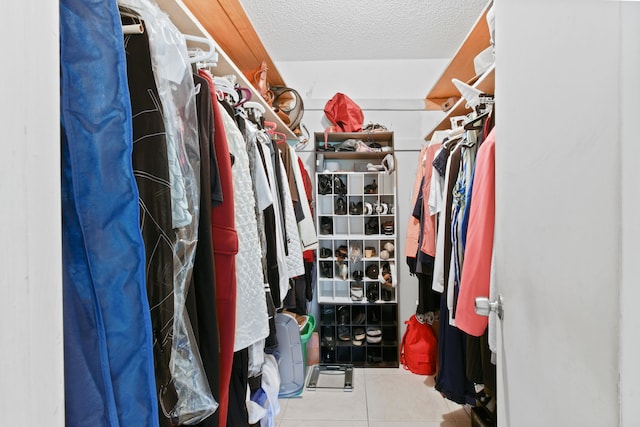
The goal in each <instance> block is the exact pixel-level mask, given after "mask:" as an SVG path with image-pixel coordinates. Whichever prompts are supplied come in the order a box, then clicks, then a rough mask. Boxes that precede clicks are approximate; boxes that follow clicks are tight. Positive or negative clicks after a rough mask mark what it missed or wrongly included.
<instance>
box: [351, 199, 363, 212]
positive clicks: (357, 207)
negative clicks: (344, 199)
mask: <svg viewBox="0 0 640 427" xmlns="http://www.w3.org/2000/svg"><path fill="white" fill-rule="evenodd" d="M349 214H350V215H362V202H358V203H356V202H351V203H350V204H349Z"/></svg>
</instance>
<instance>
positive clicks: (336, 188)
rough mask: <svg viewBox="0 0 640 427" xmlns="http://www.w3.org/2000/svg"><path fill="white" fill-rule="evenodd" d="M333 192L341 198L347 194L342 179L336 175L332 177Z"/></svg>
mask: <svg viewBox="0 0 640 427" xmlns="http://www.w3.org/2000/svg"><path fill="white" fill-rule="evenodd" d="M333 192H334V193H335V194H340V195H342V196H344V195H345V194H347V186H346V185H345V184H344V182H343V181H342V178H340V177H339V176H337V175H336V176H334V177H333Z"/></svg>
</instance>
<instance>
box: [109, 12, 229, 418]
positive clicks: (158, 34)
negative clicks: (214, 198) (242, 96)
mask: <svg viewBox="0 0 640 427" xmlns="http://www.w3.org/2000/svg"><path fill="white" fill-rule="evenodd" d="M119 4H120V5H121V6H125V7H128V8H131V9H132V10H134V11H135V12H136V13H138V14H139V15H140V17H141V18H142V19H143V21H144V22H145V28H146V30H147V33H148V36H149V47H150V53H151V65H152V68H153V73H154V76H155V80H156V85H157V87H158V94H159V96H160V100H161V101H162V107H163V111H164V116H163V117H164V122H165V129H166V134H167V152H168V156H169V158H170V159H173V161H172V160H169V169H170V179H171V197H172V207H173V209H172V214H173V226H174V231H175V233H176V236H175V237H176V243H175V246H174V291H175V293H174V312H175V316H174V324H173V342H172V351H171V365H170V368H171V374H172V376H173V383H174V385H175V389H176V392H177V394H178V402H177V404H176V405H175V406H174V407H165V406H164V405H163V400H162V396H160V401H159V403H160V405H161V406H162V410H163V412H164V414H165V415H166V416H167V417H169V418H170V419H171V420H172V422H173V423H174V424H196V423H198V422H200V421H202V420H203V419H205V418H207V417H208V416H209V415H211V414H213V413H214V412H215V410H216V409H217V407H218V404H217V402H216V401H215V399H214V398H213V396H212V394H211V390H210V389H209V385H208V382H207V379H206V377H205V373H204V368H203V366H202V361H201V359H200V355H199V351H198V348H197V346H196V340H195V337H194V336H193V332H192V330H191V324H190V322H189V319H188V316H187V313H186V310H185V300H186V295H187V288H188V284H189V282H190V281H191V275H192V270H193V262H194V257H195V249H196V243H197V227H198V211H199V206H198V205H199V194H200V193H199V174H200V172H199V171H200V146H199V140H198V123H197V114H196V104H195V90H194V84H193V77H192V73H191V67H190V64H189V55H188V53H187V47H186V42H185V39H184V36H183V35H182V34H181V33H180V32H179V31H178V29H177V28H176V27H175V25H173V23H172V22H171V21H170V20H169V18H168V16H167V15H166V14H165V13H164V12H163V11H162V10H160V9H159V8H158V6H157V5H156V4H155V3H152V2H150V1H148V0H121V1H119Z"/></svg>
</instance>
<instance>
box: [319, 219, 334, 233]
mask: <svg viewBox="0 0 640 427" xmlns="http://www.w3.org/2000/svg"><path fill="white" fill-rule="evenodd" d="M320 234H333V220H332V219H331V218H329V217H326V216H323V217H322V218H320Z"/></svg>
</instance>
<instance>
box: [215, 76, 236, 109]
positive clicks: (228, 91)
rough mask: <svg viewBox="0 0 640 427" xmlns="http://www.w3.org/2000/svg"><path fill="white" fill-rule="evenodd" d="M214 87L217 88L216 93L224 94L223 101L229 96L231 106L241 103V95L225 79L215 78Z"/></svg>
mask: <svg viewBox="0 0 640 427" xmlns="http://www.w3.org/2000/svg"><path fill="white" fill-rule="evenodd" d="M213 86H214V87H215V88H216V93H218V94H220V93H222V94H223V99H226V98H227V96H229V97H230V98H231V99H230V100H229V99H227V101H228V102H229V104H231V105H236V104H238V103H239V101H240V95H238V92H236V90H235V88H234V87H233V84H232V83H231V82H230V81H229V80H227V79H226V78H224V77H214V78H213Z"/></svg>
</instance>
